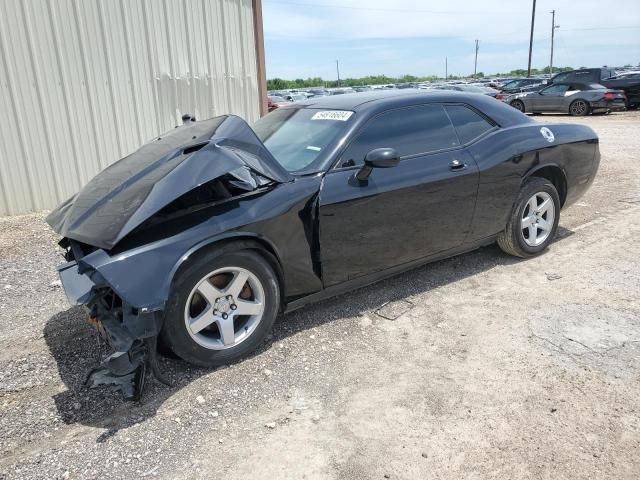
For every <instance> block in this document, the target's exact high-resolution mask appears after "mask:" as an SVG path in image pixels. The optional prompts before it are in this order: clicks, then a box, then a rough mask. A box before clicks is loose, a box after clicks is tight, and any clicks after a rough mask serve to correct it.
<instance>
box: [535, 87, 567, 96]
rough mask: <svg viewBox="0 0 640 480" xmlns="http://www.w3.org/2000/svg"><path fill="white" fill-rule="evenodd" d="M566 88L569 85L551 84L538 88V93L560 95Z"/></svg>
mask: <svg viewBox="0 0 640 480" xmlns="http://www.w3.org/2000/svg"><path fill="white" fill-rule="evenodd" d="M568 88H569V85H552V86H550V87H547V88H545V89H543V90H540V93H541V94H542V95H549V96H560V95H564V94H565V92H566V91H567V89H568Z"/></svg>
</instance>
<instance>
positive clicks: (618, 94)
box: [503, 83, 625, 115]
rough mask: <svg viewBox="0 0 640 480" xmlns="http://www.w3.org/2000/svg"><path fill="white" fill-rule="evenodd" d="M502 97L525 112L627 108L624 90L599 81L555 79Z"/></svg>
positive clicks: (582, 112) (570, 112)
mask: <svg viewBox="0 0 640 480" xmlns="http://www.w3.org/2000/svg"><path fill="white" fill-rule="evenodd" d="M503 101H505V102H506V103H508V104H509V105H511V106H512V107H514V108H516V109H517V110H520V111H521V112H526V113H542V112H562V113H569V114H570V115H588V114H589V113H599V112H608V111H616V110H624V109H625V96H624V92H623V91H621V90H611V89H608V88H606V87H605V86H603V85H600V84H597V83H591V84H584V83H554V84H552V85H549V86H547V87H545V88H543V89H541V90H539V91H537V92H528V93H518V94H514V95H510V96H507V97H505V99H504V100H503Z"/></svg>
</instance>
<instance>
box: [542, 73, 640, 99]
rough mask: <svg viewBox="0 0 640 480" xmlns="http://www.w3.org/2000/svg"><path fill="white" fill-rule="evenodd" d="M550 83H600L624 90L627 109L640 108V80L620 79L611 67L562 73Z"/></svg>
mask: <svg viewBox="0 0 640 480" xmlns="http://www.w3.org/2000/svg"><path fill="white" fill-rule="evenodd" d="M549 82H550V83H570V82H578V83H585V84H591V83H598V84H600V85H604V86H605V87H607V88H610V89H614V90H623V91H624V93H625V95H626V97H627V98H626V106H627V108H637V107H638V106H640V78H633V77H632V78H618V76H617V73H616V71H615V70H614V69H613V68H610V67H602V68H583V69H580V70H572V71H570V72H562V73H559V74H557V75H556V76H554V77H553V78H551V80H550V81H549Z"/></svg>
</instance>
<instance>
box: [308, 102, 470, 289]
mask: <svg viewBox="0 0 640 480" xmlns="http://www.w3.org/2000/svg"><path fill="white" fill-rule="evenodd" d="M376 148H394V149H396V150H397V152H398V154H399V155H400V157H401V160H400V162H399V164H398V165H397V166H395V167H392V168H385V169H381V168H375V169H373V171H372V172H371V174H370V176H369V178H368V180H367V181H366V182H360V181H358V180H357V179H356V178H355V174H356V173H357V172H358V171H359V170H360V168H361V167H362V165H363V160H364V157H365V156H366V154H367V153H368V152H370V151H371V150H374V149H376ZM477 187H478V169H477V166H476V164H475V161H474V160H473V158H472V157H471V155H470V154H469V153H468V152H466V150H465V149H464V148H463V147H462V146H461V144H460V141H459V140H458V137H457V135H456V132H455V129H454V127H453V126H452V124H451V121H450V120H449V117H448V116H447V114H446V112H445V110H444V107H443V106H442V105H435V104H432V105H420V106H412V107H405V108H400V109H394V110H389V111H387V112H384V113H381V114H379V115H377V116H375V117H374V118H372V119H370V120H369V121H368V122H367V123H366V124H365V125H364V126H363V127H362V128H361V129H360V131H359V132H358V133H356V135H355V136H354V139H353V140H352V141H351V142H350V143H349V145H348V146H347V148H346V149H345V150H344V152H343V153H342V155H341V156H340V158H339V160H338V163H337V165H336V168H335V169H333V170H331V171H329V172H328V173H327V174H326V175H325V178H324V180H323V185H322V187H321V192H320V202H319V203H320V204H319V230H320V252H321V262H322V276H323V282H324V285H325V287H328V286H330V285H334V284H336V283H340V282H342V281H346V280H350V279H353V278H357V277H359V276H362V275H366V274H370V273H373V272H377V271H381V270H385V269H387V268H390V267H393V266H396V265H400V264H403V263H407V262H411V261H413V260H417V259H420V258H422V257H425V256H428V255H432V254H436V253H438V252H441V251H444V250H447V249H451V248H454V247H456V246H459V245H460V244H462V243H463V241H464V239H465V238H466V236H467V235H468V232H469V229H470V225H471V220H472V216H473V210H474V206H475V201H476V195H477Z"/></svg>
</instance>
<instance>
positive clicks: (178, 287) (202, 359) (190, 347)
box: [161, 245, 280, 367]
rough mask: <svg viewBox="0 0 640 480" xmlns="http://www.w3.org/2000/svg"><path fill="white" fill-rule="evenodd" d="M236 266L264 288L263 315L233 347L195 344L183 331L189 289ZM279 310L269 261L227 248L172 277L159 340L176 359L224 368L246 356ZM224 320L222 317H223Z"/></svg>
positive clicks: (266, 331)
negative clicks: (223, 269) (213, 274)
mask: <svg viewBox="0 0 640 480" xmlns="http://www.w3.org/2000/svg"><path fill="white" fill-rule="evenodd" d="M231 266H233V267H240V268H243V269H246V270H248V271H250V272H251V273H253V274H254V275H255V276H256V277H257V278H258V280H259V281H260V283H261V285H262V288H263V289H264V296H265V298H264V304H265V306H264V313H263V316H262V319H261V320H260V322H259V323H258V325H257V326H256V328H255V330H254V331H253V332H252V333H251V334H250V335H249V336H248V337H247V338H246V339H244V340H243V341H242V342H240V343H238V344H237V345H235V346H232V347H229V348H226V349H222V350H213V349H209V348H206V347H204V346H202V345H200V344H199V343H197V342H196V341H195V340H194V339H193V338H192V337H191V335H190V333H189V332H188V331H187V327H186V324H185V306H186V302H187V300H188V298H189V295H190V293H191V291H192V289H193V288H194V287H195V286H196V285H197V283H198V282H199V281H200V280H201V279H202V278H203V277H205V276H206V275H207V274H208V273H210V272H213V271H215V270H217V269H219V268H225V267H231ZM279 309H280V288H279V284H278V278H277V276H276V274H275V272H274V271H273V268H272V267H271V266H270V265H269V262H267V261H266V260H265V258H264V257H263V256H262V255H261V254H260V253H258V252H257V251H256V250H243V249H240V250H234V248H233V246H232V245H227V246H226V247H223V248H221V249H220V250H217V251H210V252H208V253H206V254H204V255H202V256H201V257H198V258H196V259H195V260H194V261H193V262H192V263H191V265H190V266H189V267H187V268H186V269H184V270H183V271H179V272H178V273H177V274H176V278H175V279H174V281H173V283H172V287H171V292H170V294H169V301H168V302H167V308H166V309H165V319H164V324H163V327H162V332H161V336H162V340H163V341H164V342H165V343H166V345H167V346H168V347H169V348H171V350H172V351H173V352H175V353H176V354H177V355H178V356H179V357H180V358H182V359H183V360H186V361H187V362H189V363H192V364H194V365H198V366H202V367H214V366H217V365H226V364H229V363H232V362H234V361H236V360H239V359H240V358H242V357H245V356H247V355H248V354H249V353H251V352H252V351H254V350H255V349H256V348H257V347H258V346H260V344H261V343H262V342H263V341H264V339H265V337H266V336H267V335H268V333H269V332H270V331H271V328H272V327H273V323H274V322H275V319H276V317H277V315H278V311H279ZM225 318H226V317H225Z"/></svg>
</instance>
